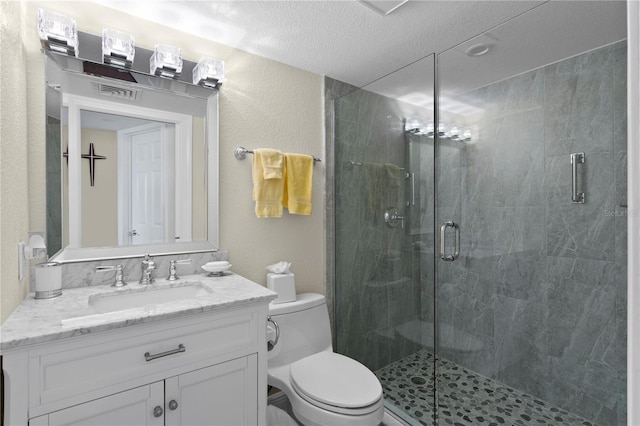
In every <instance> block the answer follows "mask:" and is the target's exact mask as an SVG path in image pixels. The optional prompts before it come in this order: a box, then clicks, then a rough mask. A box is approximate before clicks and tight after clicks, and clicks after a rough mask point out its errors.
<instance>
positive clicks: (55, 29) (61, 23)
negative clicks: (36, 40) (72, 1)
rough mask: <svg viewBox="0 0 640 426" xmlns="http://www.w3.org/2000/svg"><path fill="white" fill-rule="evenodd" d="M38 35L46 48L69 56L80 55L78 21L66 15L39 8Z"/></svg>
mask: <svg viewBox="0 0 640 426" xmlns="http://www.w3.org/2000/svg"><path fill="white" fill-rule="evenodd" d="M38 35H39V36H40V44H42V47H44V48H45V49H48V50H51V51H53V52H57V53H62V54H64V55H69V56H75V57H77V56H78V29H77V28H76V21H75V19H73V18H70V17H68V16H66V15H62V14H60V13H56V12H51V11H48V10H44V9H38Z"/></svg>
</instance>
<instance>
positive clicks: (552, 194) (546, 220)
mask: <svg viewBox="0 0 640 426" xmlns="http://www.w3.org/2000/svg"><path fill="white" fill-rule="evenodd" d="M625 55H626V45H625V43H624V42H623V43H619V44H616V45H613V46H607V47H604V48H602V49H599V50H596V51H593V52H588V53H585V54H583V55H579V56H577V57H574V58H570V59H567V60H565V61H562V62H559V63H557V64H552V65H548V66H546V67H544V68H542V69H540V70H536V71H533V72H530V73H526V74H523V75H521V76H516V77H514V78H512V79H509V80H505V81H501V82H498V83H496V84H493V85H490V86H487V87H484V88H480V89H477V90H474V91H472V92H469V93H466V94H464V95H461V97H460V98H459V100H461V101H464V102H466V103H467V104H469V105H473V106H475V107H477V108H479V109H482V110H483V111H482V112H481V113H480V114H478V115H477V121H476V122H474V124H475V125H476V126H477V128H478V129H479V131H478V137H477V138H474V141H473V143H470V144H468V145H467V146H466V147H465V148H464V149H463V150H462V151H461V153H462V155H463V157H462V158H461V161H460V163H461V165H462V168H461V172H462V173H463V176H462V180H461V188H462V194H461V198H460V200H461V206H460V210H458V211H455V210H453V209H449V210H447V207H446V206H439V209H438V218H444V217H446V216H444V215H448V214H450V215H453V216H455V215H456V213H457V214H458V217H456V220H458V221H459V222H460V224H461V229H462V238H461V240H462V250H461V255H460V258H459V259H458V260H456V261H455V262H453V263H452V264H443V263H441V262H439V263H438V275H439V277H438V279H439V281H438V318H439V322H440V323H441V324H443V323H444V324H449V325H450V326H452V327H453V328H452V329H450V332H451V333H452V334H454V335H456V336H458V337H459V338H462V339H463V340H467V341H469V342H471V341H473V339H474V338H475V339H479V340H480V341H482V342H483V347H482V348H481V349H477V350H476V351H472V352H461V351H455V350H444V351H441V355H442V356H445V357H448V358H449V359H451V360H454V361H456V362H458V363H460V364H462V365H464V366H466V367H469V368H471V369H473V370H475V371H477V372H479V373H480V374H484V375H487V376H489V377H493V378H496V379H498V380H500V381H502V382H503V383H505V384H507V385H509V386H513V387H515V388H518V389H522V390H524V391H526V392H528V393H530V394H532V395H536V396H538V397H540V398H542V399H544V400H547V401H550V402H552V403H554V404H557V405H559V406H562V407H563V408H566V409H568V410H569V411H572V412H575V413H577V414H579V415H581V416H583V417H585V418H588V419H591V420H592V421H600V422H602V424H618V423H620V421H619V419H624V416H625V413H626V401H625V395H626V391H625V385H624V384H625V374H626V255H627V253H626V235H627V229H626V214H627V212H626V209H625V208H623V207H620V204H624V203H625V202H626V191H627V186H626V161H627V159H626V131H625V127H626V101H625V99H626V94H625V90H626V87H625V75H626V74H625V71H624V68H625V66H626V64H625ZM571 152H585V153H586V163H585V164H583V165H580V166H579V179H580V180H579V187H582V188H584V192H585V193H586V200H587V202H586V203H585V204H573V203H571V165H570V162H569V155H568V154H569V153H571ZM441 175H444V176H447V179H449V177H448V175H447V174H446V173H445V174H439V176H441ZM441 187H442V186H440V187H439V189H440V188H441ZM448 188H449V189H448V190H451V191H453V189H451V188H452V186H451V185H450V186H449V187H448ZM438 196H439V199H440V197H441V195H440V193H439V194H438ZM450 198H451V195H450V194H447V195H446V196H445V198H444V199H445V200H448V199H450ZM447 244H452V243H450V242H449V241H447ZM423 312H428V310H425V309H424V308H423ZM489 313H491V314H492V316H493V317H492V320H491V321H487V318H486V315H488V314H489ZM465 333H467V334H465ZM622 421H623V420H622Z"/></svg>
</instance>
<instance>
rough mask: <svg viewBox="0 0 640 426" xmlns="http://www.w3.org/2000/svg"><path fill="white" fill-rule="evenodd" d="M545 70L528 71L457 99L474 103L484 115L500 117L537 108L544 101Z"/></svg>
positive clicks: (469, 103) (471, 104) (491, 117)
mask: <svg viewBox="0 0 640 426" xmlns="http://www.w3.org/2000/svg"><path fill="white" fill-rule="evenodd" d="M543 89H544V72H543V70H542V69H537V70H533V71H529V72H526V73H523V74H520V75H517V76H515V77H512V78H510V79H507V80H503V81H499V82H497V83H495V84H491V85H489V86H485V87H482V88H479V89H477V90H474V91H471V92H468V93H465V94H462V95H460V96H458V97H457V99H458V100H460V101H461V102H464V103H465V104H467V105H469V106H473V107H476V108H477V109H478V110H479V111H482V114H483V116H484V117H485V118H488V119H499V118H503V117H506V116H510V115H514V114H521V113H523V112H526V111H531V110H534V109H537V108H540V107H541V106H542V105H543V104H544V91H543Z"/></svg>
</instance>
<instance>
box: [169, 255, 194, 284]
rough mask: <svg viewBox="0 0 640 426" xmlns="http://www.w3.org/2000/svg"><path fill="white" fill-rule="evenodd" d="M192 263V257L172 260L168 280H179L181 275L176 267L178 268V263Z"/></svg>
mask: <svg viewBox="0 0 640 426" xmlns="http://www.w3.org/2000/svg"><path fill="white" fill-rule="evenodd" d="M189 263H191V259H184V260H172V261H171V263H169V276H168V277H167V281H177V280H179V279H180V277H179V276H178V274H177V271H176V269H178V265H187V264H189Z"/></svg>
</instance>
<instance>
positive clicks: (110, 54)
mask: <svg viewBox="0 0 640 426" xmlns="http://www.w3.org/2000/svg"><path fill="white" fill-rule="evenodd" d="M134 44H135V39H134V37H133V35H131V34H127V33H124V32H122V31H118V30H112V29H108V28H105V29H104V30H102V61H103V62H104V63H105V64H110V65H115V66H117V67H121V68H126V69H130V68H131V65H133V57H134V56H135V53H136V50H135V47H134Z"/></svg>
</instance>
